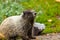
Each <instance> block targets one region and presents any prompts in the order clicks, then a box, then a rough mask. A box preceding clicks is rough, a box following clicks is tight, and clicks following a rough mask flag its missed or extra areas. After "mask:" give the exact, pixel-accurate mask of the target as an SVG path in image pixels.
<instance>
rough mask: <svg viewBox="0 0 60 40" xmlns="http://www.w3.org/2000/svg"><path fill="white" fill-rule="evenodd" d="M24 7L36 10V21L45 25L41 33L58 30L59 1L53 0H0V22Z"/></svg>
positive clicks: (16, 13)
mask: <svg viewBox="0 0 60 40" xmlns="http://www.w3.org/2000/svg"><path fill="white" fill-rule="evenodd" d="M26 9H34V10H35V11H36V12H37V16H36V22H39V23H44V24H45V25H46V29H45V30H44V31H43V33H52V32H60V3H59V2H56V1H55V0H0V23H1V22H2V21H3V20H4V19H5V18H7V17H9V16H13V15H20V13H21V12H22V11H23V10H26Z"/></svg>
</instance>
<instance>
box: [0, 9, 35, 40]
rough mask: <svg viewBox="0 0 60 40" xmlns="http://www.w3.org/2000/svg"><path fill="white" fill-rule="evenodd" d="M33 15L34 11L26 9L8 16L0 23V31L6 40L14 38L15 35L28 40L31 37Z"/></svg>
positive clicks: (13, 39)
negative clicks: (18, 13) (19, 13)
mask: <svg viewBox="0 0 60 40" xmlns="http://www.w3.org/2000/svg"><path fill="white" fill-rule="evenodd" d="M35 16H36V13H35V12H34V11H33V10H26V11H23V13H22V14H21V15H20V16H12V17H8V18H7V19H5V20H4V21H3V22H2V23H1V27H0V33H1V34H2V36H3V35H4V36H3V37H5V38H6V39H7V40H11V39H12V40H16V39H15V38H16V37H17V36H19V37H21V38H22V39H23V40H29V39H30V37H32V35H31V34H32V28H33V23H34V18H35ZM28 32H29V33H30V34H29V33H28Z"/></svg>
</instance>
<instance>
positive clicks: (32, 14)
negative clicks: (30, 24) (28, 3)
mask: <svg viewBox="0 0 60 40" xmlns="http://www.w3.org/2000/svg"><path fill="white" fill-rule="evenodd" d="M35 16H36V12H35V11H34V10H25V11H23V18H25V19H28V20H32V19H34V18H35Z"/></svg>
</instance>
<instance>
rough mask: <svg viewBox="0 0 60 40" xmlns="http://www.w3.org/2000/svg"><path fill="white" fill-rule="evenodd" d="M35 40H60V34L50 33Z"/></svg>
mask: <svg viewBox="0 0 60 40" xmlns="http://www.w3.org/2000/svg"><path fill="white" fill-rule="evenodd" d="M35 40H60V33H50V34H45V35H40V36H37V37H36V39H35Z"/></svg>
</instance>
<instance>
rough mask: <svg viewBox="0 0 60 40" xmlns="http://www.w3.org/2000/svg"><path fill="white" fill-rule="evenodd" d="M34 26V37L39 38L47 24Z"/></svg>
mask: <svg viewBox="0 0 60 40" xmlns="http://www.w3.org/2000/svg"><path fill="white" fill-rule="evenodd" d="M33 26H34V31H33V35H34V36H39V35H40V34H41V33H42V32H43V30H44V29H45V24H41V23H37V22H35V23H34V25H33Z"/></svg>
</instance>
